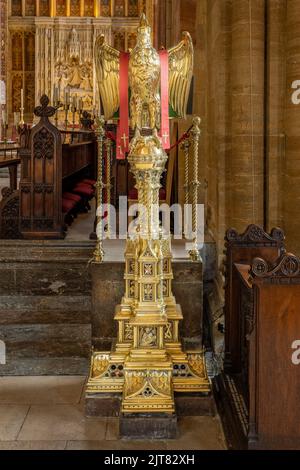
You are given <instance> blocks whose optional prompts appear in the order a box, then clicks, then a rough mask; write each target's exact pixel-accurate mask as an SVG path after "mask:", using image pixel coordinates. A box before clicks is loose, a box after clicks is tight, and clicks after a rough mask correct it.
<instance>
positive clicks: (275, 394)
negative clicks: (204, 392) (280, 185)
mask: <svg viewBox="0 0 300 470" xmlns="http://www.w3.org/2000/svg"><path fill="white" fill-rule="evenodd" d="M233 235H234V236H233V237H232V233H229V238H230V239H232V238H234V239H237V238H238V239H239V240H240V242H241V243H242V239H244V243H245V242H246V240H247V239H248V242H249V239H250V240H251V241H250V246H251V244H253V243H257V248H258V249H259V248H260V249H262V250H264V255H259V257H255V258H254V259H253V258H252V259H251V260H250V257H249V262H248V263H247V264H245V263H244V262H243V263H238V262H236V263H234V265H233V270H234V271H235V274H236V283H235V287H234V289H235V291H234V298H235V308H236V310H237V315H238V316H239V318H240V322H239V329H238V331H237V335H238V346H239V349H238V355H239V360H238V361H235V363H234V365H235V368H234V370H230V369H228V368H227V369H226V370H225V373H223V374H221V375H220V376H218V378H217V382H218V386H217V389H218V390H219V397H218V402H219V403H220V410H221V415H222V418H223V420H224V424H225V426H224V429H226V430H227V431H228V432H227V439H228V443H229V446H230V448H234V449H239V450H240V449H260V450H261V449H269V450H279V449H280V450H282V449H297V448H299V438H300V432H299V426H298V423H299V419H300V410H299V406H298V396H297V393H292V390H297V389H298V388H299V386H300V378H299V374H298V373H297V370H296V367H295V363H293V343H294V341H295V338H296V337H297V333H296V332H299V331H300V318H299V315H298V307H299V303H300V259H299V258H298V257H297V256H295V255H293V254H291V253H287V252H285V251H284V249H283V246H281V248H282V250H280V253H279V256H278V258H277V259H276V260H274V258H273V256H274V251H273V253H271V248H270V247H266V246H263V243H264V242H266V239H268V238H270V236H269V235H267V234H265V233H264V232H263V231H262V230H261V229H259V228H256V227H254V226H252V228H251V230H250V231H248V233H245V234H243V235H242V236H239V235H238V234H237V233H236V232H235V233H234V234H233ZM272 235H273V240H274V241H275V240H277V241H279V240H281V242H282V240H283V233H282V231H280V230H278V229H276V230H275V231H273V234H272ZM253 240H255V242H253ZM269 241H270V240H269ZM252 248H253V246H252ZM273 248H274V247H273ZM250 250H251V247H250ZM268 254H269V256H268ZM270 258H272V260H271V261H270ZM282 423H285V426H282Z"/></svg>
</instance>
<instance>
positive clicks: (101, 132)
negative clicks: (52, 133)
mask: <svg viewBox="0 0 300 470" xmlns="http://www.w3.org/2000/svg"><path fill="white" fill-rule="evenodd" d="M104 124H105V121H104V118H103V117H102V116H101V117H97V118H96V121H95V132H96V135H97V145H98V174H97V183H96V201H97V208H96V214H97V218H96V220H97V228H96V233H97V241H96V248H95V251H94V262H95V263H102V262H103V260H104V250H103V236H102V227H100V224H101V216H102V191H103V188H104V184H103V180H102V173H103V172H102V166H103V139H104V136H105V129H104ZM100 228H101V230H100Z"/></svg>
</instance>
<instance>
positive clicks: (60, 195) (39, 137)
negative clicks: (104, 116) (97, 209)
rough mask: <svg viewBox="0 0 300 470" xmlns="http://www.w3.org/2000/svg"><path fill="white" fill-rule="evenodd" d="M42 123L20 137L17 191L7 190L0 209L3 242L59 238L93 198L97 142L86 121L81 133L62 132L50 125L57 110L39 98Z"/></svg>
mask: <svg viewBox="0 0 300 470" xmlns="http://www.w3.org/2000/svg"><path fill="white" fill-rule="evenodd" d="M40 103H41V105H40V106H38V107H36V108H35V110H34V113H35V115H36V116H38V117H39V118H40V121H39V123H38V124H37V125H36V126H34V127H32V128H31V129H29V128H27V127H26V126H24V128H23V129H22V130H21V133H20V138H19V140H20V148H19V159H20V162H21V177H20V184H19V190H14V191H12V190H6V191H4V193H3V200H2V201H1V205H0V214H1V226H0V236H1V238H25V239H60V238H64V237H65V234H66V230H67V226H68V225H70V224H71V223H72V221H73V220H74V218H76V217H77V214H78V213H80V212H86V211H87V210H88V209H89V208H90V205H89V201H90V200H91V199H92V197H93V196H94V192H95V188H94V185H95V183H96V180H95V175H96V166H97V161H96V159H97V147H96V145H97V142H96V139H95V134H94V132H93V130H92V129H91V124H92V121H91V119H87V116H85V118H84V119H83V120H82V121H83V128H82V129H80V130H73V131H61V130H59V129H57V128H56V127H55V126H54V125H53V124H52V123H51V122H50V120H49V118H50V117H52V116H53V115H54V114H55V111H56V109H55V108H54V107H51V106H49V99H48V97H47V96H45V95H44V96H43V97H42V98H41V100H40Z"/></svg>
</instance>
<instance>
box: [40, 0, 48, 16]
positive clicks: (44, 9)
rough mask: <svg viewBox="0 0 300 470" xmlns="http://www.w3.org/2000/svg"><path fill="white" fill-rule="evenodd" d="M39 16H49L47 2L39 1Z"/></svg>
mask: <svg viewBox="0 0 300 470" xmlns="http://www.w3.org/2000/svg"><path fill="white" fill-rule="evenodd" d="M40 16H50V8H49V0H40Z"/></svg>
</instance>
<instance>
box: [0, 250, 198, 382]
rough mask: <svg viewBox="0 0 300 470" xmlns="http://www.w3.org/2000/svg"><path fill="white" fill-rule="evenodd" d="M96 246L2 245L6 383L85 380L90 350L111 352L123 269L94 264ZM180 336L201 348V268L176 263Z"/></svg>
mask: <svg viewBox="0 0 300 470" xmlns="http://www.w3.org/2000/svg"><path fill="white" fill-rule="evenodd" d="M93 249H94V244H93V243H90V242H82V243H79V242H67V241H62V242H61V241H57V242H56V241H48V242H47V241H45V242H40V241H18V242H15V241H1V243H0V340H2V341H4V343H5V345H6V353H7V354H6V364H0V375H48V374H63V375H68V374H86V373H87V372H88V368H89V359H90V353H91V347H92V346H94V347H95V348H100V349H101V350H110V348H111V345H112V343H113V340H114V338H116V325H115V322H114V320H113V318H114V310H115V306H116V305H117V304H119V303H120V301H121V298H122V295H123V292H124V281H123V274H124V263H123V262H117V263H112V262H105V263H103V264H100V265H94V264H92V265H91V264H90V263H89V262H90V260H91V257H92V253H93ZM173 290H174V294H175V296H176V299H177V301H178V303H180V304H181V306H182V310H183V314H184V321H183V322H182V325H181V334H182V336H183V337H185V338H186V340H187V341H186V343H187V345H188V347H194V346H195V345H196V346H201V344H202V341H201V339H202V305H203V302H202V297H203V285H202V265H201V263H192V262H190V261H185V260H180V261H175V262H174V283H173Z"/></svg>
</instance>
